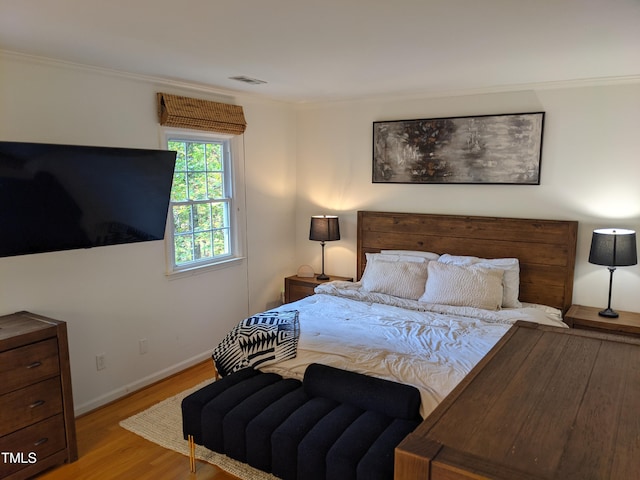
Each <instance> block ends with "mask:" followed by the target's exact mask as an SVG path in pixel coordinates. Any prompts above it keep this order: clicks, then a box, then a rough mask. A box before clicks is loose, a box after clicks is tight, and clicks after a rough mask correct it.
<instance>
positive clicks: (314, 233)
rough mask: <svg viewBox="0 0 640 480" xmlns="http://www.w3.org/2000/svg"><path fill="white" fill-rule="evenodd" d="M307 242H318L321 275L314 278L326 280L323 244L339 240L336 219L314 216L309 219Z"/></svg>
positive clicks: (338, 227)
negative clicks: (320, 251)
mask: <svg viewBox="0 0 640 480" xmlns="http://www.w3.org/2000/svg"><path fill="white" fill-rule="evenodd" d="M309 240H315V241H316V242H320V245H321V246H322V273H321V274H320V275H318V276H317V277H316V278H317V279H318V280H328V279H329V276H328V275H325V273H324V242H332V241H334V240H340V225H339V224H338V217H336V216H335V215H314V216H312V217H311V226H310V228H309Z"/></svg>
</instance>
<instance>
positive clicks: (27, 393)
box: [0, 377, 62, 436]
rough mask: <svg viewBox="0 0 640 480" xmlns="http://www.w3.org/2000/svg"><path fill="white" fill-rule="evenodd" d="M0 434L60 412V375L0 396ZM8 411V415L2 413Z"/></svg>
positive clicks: (5, 433)
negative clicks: (0, 413) (1, 413)
mask: <svg viewBox="0 0 640 480" xmlns="http://www.w3.org/2000/svg"><path fill="white" fill-rule="evenodd" d="M0 412H3V415H2V416H1V417H0V436H3V435H7V434H9V433H11V432H14V431H16V430H19V429H21V428H24V427H27V426H29V425H32V424H34V423H37V422H39V421H41V420H44V419H45V418H49V417H52V416H53V415H55V414H57V413H62V391H61V389H60V377H53V378H51V379H49V380H45V381H43V382H38V383H36V384H34V385H30V386H28V387H24V388H21V389H20V390H15V391H13V392H10V393H6V394H4V395H2V396H0ZM5 412H9V413H10V414H9V415H4V413H5Z"/></svg>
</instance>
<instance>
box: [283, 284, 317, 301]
mask: <svg viewBox="0 0 640 480" xmlns="http://www.w3.org/2000/svg"><path fill="white" fill-rule="evenodd" d="M314 288H315V286H308V285H299V284H295V283H291V284H290V285H289V290H288V291H287V296H288V301H289V302H295V301H296V300H300V299H301V298H304V297H308V296H309V295H313V293H314Z"/></svg>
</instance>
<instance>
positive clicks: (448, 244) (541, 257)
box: [357, 211, 578, 313]
mask: <svg viewBox="0 0 640 480" xmlns="http://www.w3.org/2000/svg"><path fill="white" fill-rule="evenodd" d="M577 231H578V222H575V221H562V220H534V219H523V218H500V217H475V216H473V217H472V216H463V215H432V214H420V213H391V212H366V211H359V212H358V245H357V248H358V252H357V255H358V259H357V277H358V280H359V279H360V277H361V276H362V272H364V267H365V264H366V257H365V253H367V252H379V251H380V250H383V249H402V250H421V251H430V252H435V253H440V254H442V253H450V254H452V255H473V256H476V257H482V258H507V257H509V258H511V257H514V258H517V259H518V260H519V262H520V300H521V301H523V302H530V303H539V304H543V305H550V306H552V307H556V308H559V309H561V310H562V311H563V313H566V311H567V310H568V309H569V307H570V306H571V299H572V296H573V271H574V267H575V260H576V239H577Z"/></svg>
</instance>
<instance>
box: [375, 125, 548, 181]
mask: <svg viewBox="0 0 640 480" xmlns="http://www.w3.org/2000/svg"><path fill="white" fill-rule="evenodd" d="M543 130H544V112H530V113H509V114H499V115H479V116H466V117H442V118H427V119H417V120H392V121H380V122H373V168H372V182H373V183H418V184H448V185H451V184H494V185H496V184H502V185H540V168H541V160H542V136H543Z"/></svg>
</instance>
